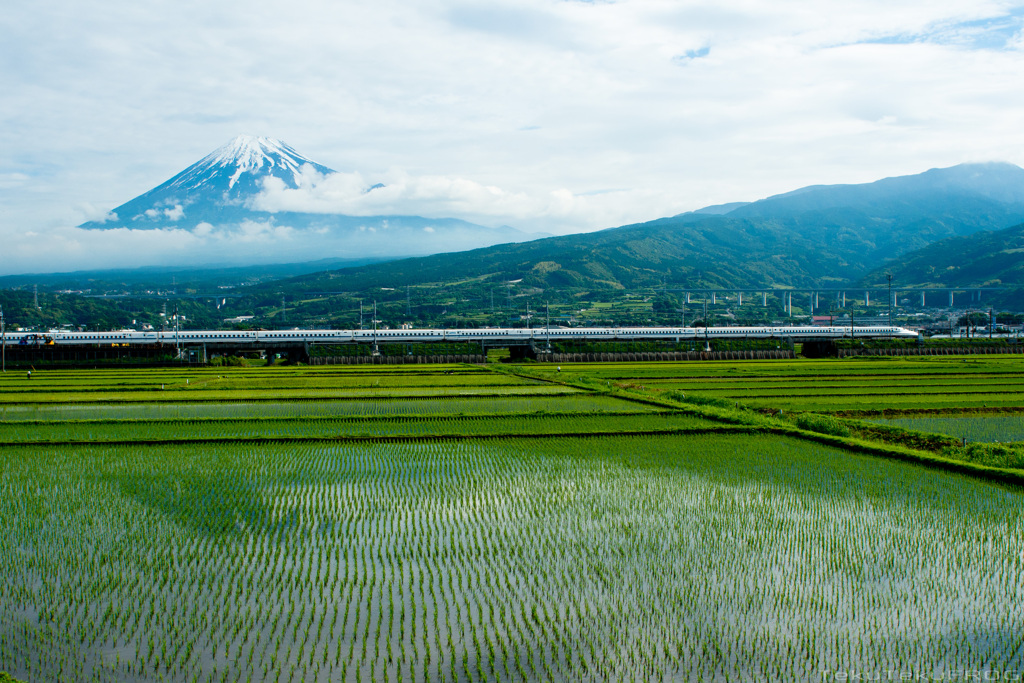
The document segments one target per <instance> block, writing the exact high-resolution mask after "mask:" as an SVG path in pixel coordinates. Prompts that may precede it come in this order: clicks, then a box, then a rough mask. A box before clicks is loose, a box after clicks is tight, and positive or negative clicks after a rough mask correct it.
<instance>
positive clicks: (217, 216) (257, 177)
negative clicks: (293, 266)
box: [82, 135, 334, 229]
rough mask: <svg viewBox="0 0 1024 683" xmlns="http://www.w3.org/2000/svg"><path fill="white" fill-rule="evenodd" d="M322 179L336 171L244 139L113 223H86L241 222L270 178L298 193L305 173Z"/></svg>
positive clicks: (272, 143) (263, 140)
mask: <svg viewBox="0 0 1024 683" xmlns="http://www.w3.org/2000/svg"><path fill="white" fill-rule="evenodd" d="M307 167H312V168H313V169H315V170H316V171H317V172H318V173H320V174H322V175H330V174H331V173H334V171H333V170H332V169H330V168H328V167H326V166H322V165H320V164H318V163H316V162H315V161H312V160H311V159H308V158H307V157H304V156H303V155H301V154H299V153H298V152H296V151H295V150H294V149H292V148H291V147H290V146H289V145H287V144H285V143H284V142H281V141H280V140H275V139H273V138H268V137H256V136H252V135H239V136H238V137H236V138H235V139H234V140H232V141H231V142H229V143H227V144H226V145H223V146H222V147H219V148H218V149H216V150H214V151H213V152H212V153H210V154H208V155H206V156H205V157H203V158H202V159H200V160H199V161H198V162H196V163H194V164H192V165H191V166H189V167H188V168H186V169H185V170H184V171H182V172H181V173H179V174H178V175H176V176H174V177H173V178H171V179H170V180H168V181H167V182H165V183H162V184H161V185H158V186H157V187H155V188H153V189H152V190H150V191H149V192H146V193H145V194H141V195H139V196H138V197H136V198H135V199H132V200H131V201H129V202H126V203H124V204H122V205H121V206H119V207H117V208H116V209H114V211H113V214H114V215H115V216H116V218H115V219H114V220H113V221H105V222H91V223H85V224H83V226H82V227H85V228H101V229H102V228H112V227H117V226H118V225H122V226H126V227H132V228H142V229H149V228H158V227H165V226H168V225H172V224H177V223H179V222H181V221H182V220H185V221H187V222H188V223H191V224H192V225H195V224H196V223H198V222H200V221H206V222H210V223H214V224H216V223H218V222H239V221H241V220H244V219H246V218H249V217H251V216H250V214H251V212H248V211H247V210H246V209H245V207H246V205H247V204H248V203H249V202H250V201H251V200H252V198H253V197H255V196H257V195H259V193H260V192H261V191H262V189H263V183H264V181H265V180H267V179H268V178H277V179H279V180H280V181H281V182H283V183H284V185H285V186H286V187H290V188H296V187H298V186H299V179H300V175H301V173H302V170H303V169H304V168H307Z"/></svg>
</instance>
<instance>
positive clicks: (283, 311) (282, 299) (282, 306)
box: [281, 294, 288, 323]
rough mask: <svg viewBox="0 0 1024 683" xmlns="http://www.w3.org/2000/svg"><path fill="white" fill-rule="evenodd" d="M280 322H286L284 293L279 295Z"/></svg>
mask: <svg viewBox="0 0 1024 683" xmlns="http://www.w3.org/2000/svg"><path fill="white" fill-rule="evenodd" d="M281 322H282V323H287V322H288V309H286V308H285V306H284V294H282V295H281Z"/></svg>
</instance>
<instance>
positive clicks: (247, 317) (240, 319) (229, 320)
mask: <svg viewBox="0 0 1024 683" xmlns="http://www.w3.org/2000/svg"><path fill="white" fill-rule="evenodd" d="M255 317H256V316H254V315H240V316H238V317H237V318H224V322H226V323H227V324H228V325H237V324H239V323H247V322H249V321H250V320H252V319H253V318H255Z"/></svg>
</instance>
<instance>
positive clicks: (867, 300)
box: [864, 289, 871, 307]
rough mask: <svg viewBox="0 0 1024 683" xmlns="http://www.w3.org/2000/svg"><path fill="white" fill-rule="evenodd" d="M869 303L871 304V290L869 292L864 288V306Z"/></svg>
mask: <svg viewBox="0 0 1024 683" xmlns="http://www.w3.org/2000/svg"><path fill="white" fill-rule="evenodd" d="M870 305H871V292H869V291H868V290H866V289H865V290H864V306H865V307H867V306H870Z"/></svg>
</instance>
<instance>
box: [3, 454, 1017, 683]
mask: <svg viewBox="0 0 1024 683" xmlns="http://www.w3.org/2000/svg"><path fill="white" fill-rule="evenodd" d="M9 453H10V452H9V451H0V519H3V520H4V524H3V525H0V552H2V553H4V556H3V562H0V574H2V580H0V669H5V670H8V671H10V672H12V673H13V674H14V675H16V676H18V677H21V678H26V679H31V680H36V679H38V680H56V679H60V680H69V681H76V680H97V681H106V680H116V681H122V680H159V679H163V680H203V681H207V680H210V681H243V680H276V681H339V680H340V681H361V680H394V681H398V680H430V681H438V680H445V681H470V680H473V681H477V680H497V679H501V680H508V679H512V680H538V679H546V680H581V679H587V680H598V681H603V680H624V679H630V680H637V679H643V680H665V679H676V680H701V679H703V680H809V679H817V678H818V677H820V673H819V672H820V671H821V670H822V669H831V670H836V669H844V668H845V669H858V670H863V669H864V668H865V667H866V666H874V667H875V668H877V670H878V671H879V672H884V671H885V670H886V669H897V670H898V669H900V668H901V667H903V666H906V665H908V663H912V664H913V666H914V667H915V670H919V671H932V670H950V669H952V670H955V669H958V668H959V669H963V668H971V669H973V668H978V667H983V666H986V665H991V666H993V667H999V668H1006V669H1020V668H1021V667H1022V666H1024V661H1022V659H1024V653H1022V650H1021V648H1020V647H1019V643H1020V641H1021V639H1022V637H1024V626H1022V625H1024V580H1022V579H1024V498H1022V495H1021V493H1020V491H1018V490H1013V489H1007V488H1002V487H998V486H994V485H990V484H985V483H982V482H978V481H973V480H969V479H965V478H961V477H957V476H954V475H947V474H943V473H939V472H934V471H930V470H926V469H923V468H919V467H914V466H910V465H906V464H902V463H896V462H888V461H880V460H877V459H869V458H862V457H858V456H851V455H849V454H846V453H841V452H837V451H834V450H832V449H828V448H824V447H820V446H816V445H813V444H808V443H804V442H796V441H792V440H787V439H778V438H770V437H757V436H722V435H716V436H713V437H712V436H687V437H680V436H663V437H658V436H648V437H644V438H634V437H614V438H602V439H597V440H592V441H579V440H573V439H560V440H548V441H537V440H529V441H524V440H517V439H505V440H496V441H489V442H482V441H472V440H470V441H463V442H452V441H438V442H430V443H417V444H387V443H378V444H350V445H338V444H323V445H317V444H305V445H301V446H274V447H262V446H251V447H241V448H240V447H237V446H234V447H226V446H225V447H221V446H187V445H186V446H177V447H169V448H132V447H104V446H79V447H73V448H69V447H61V448H49V447H40V448H37V449H35V450H34V451H32V452H26V451H21V450H19V452H18V456H17V457H10V455H9Z"/></svg>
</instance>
